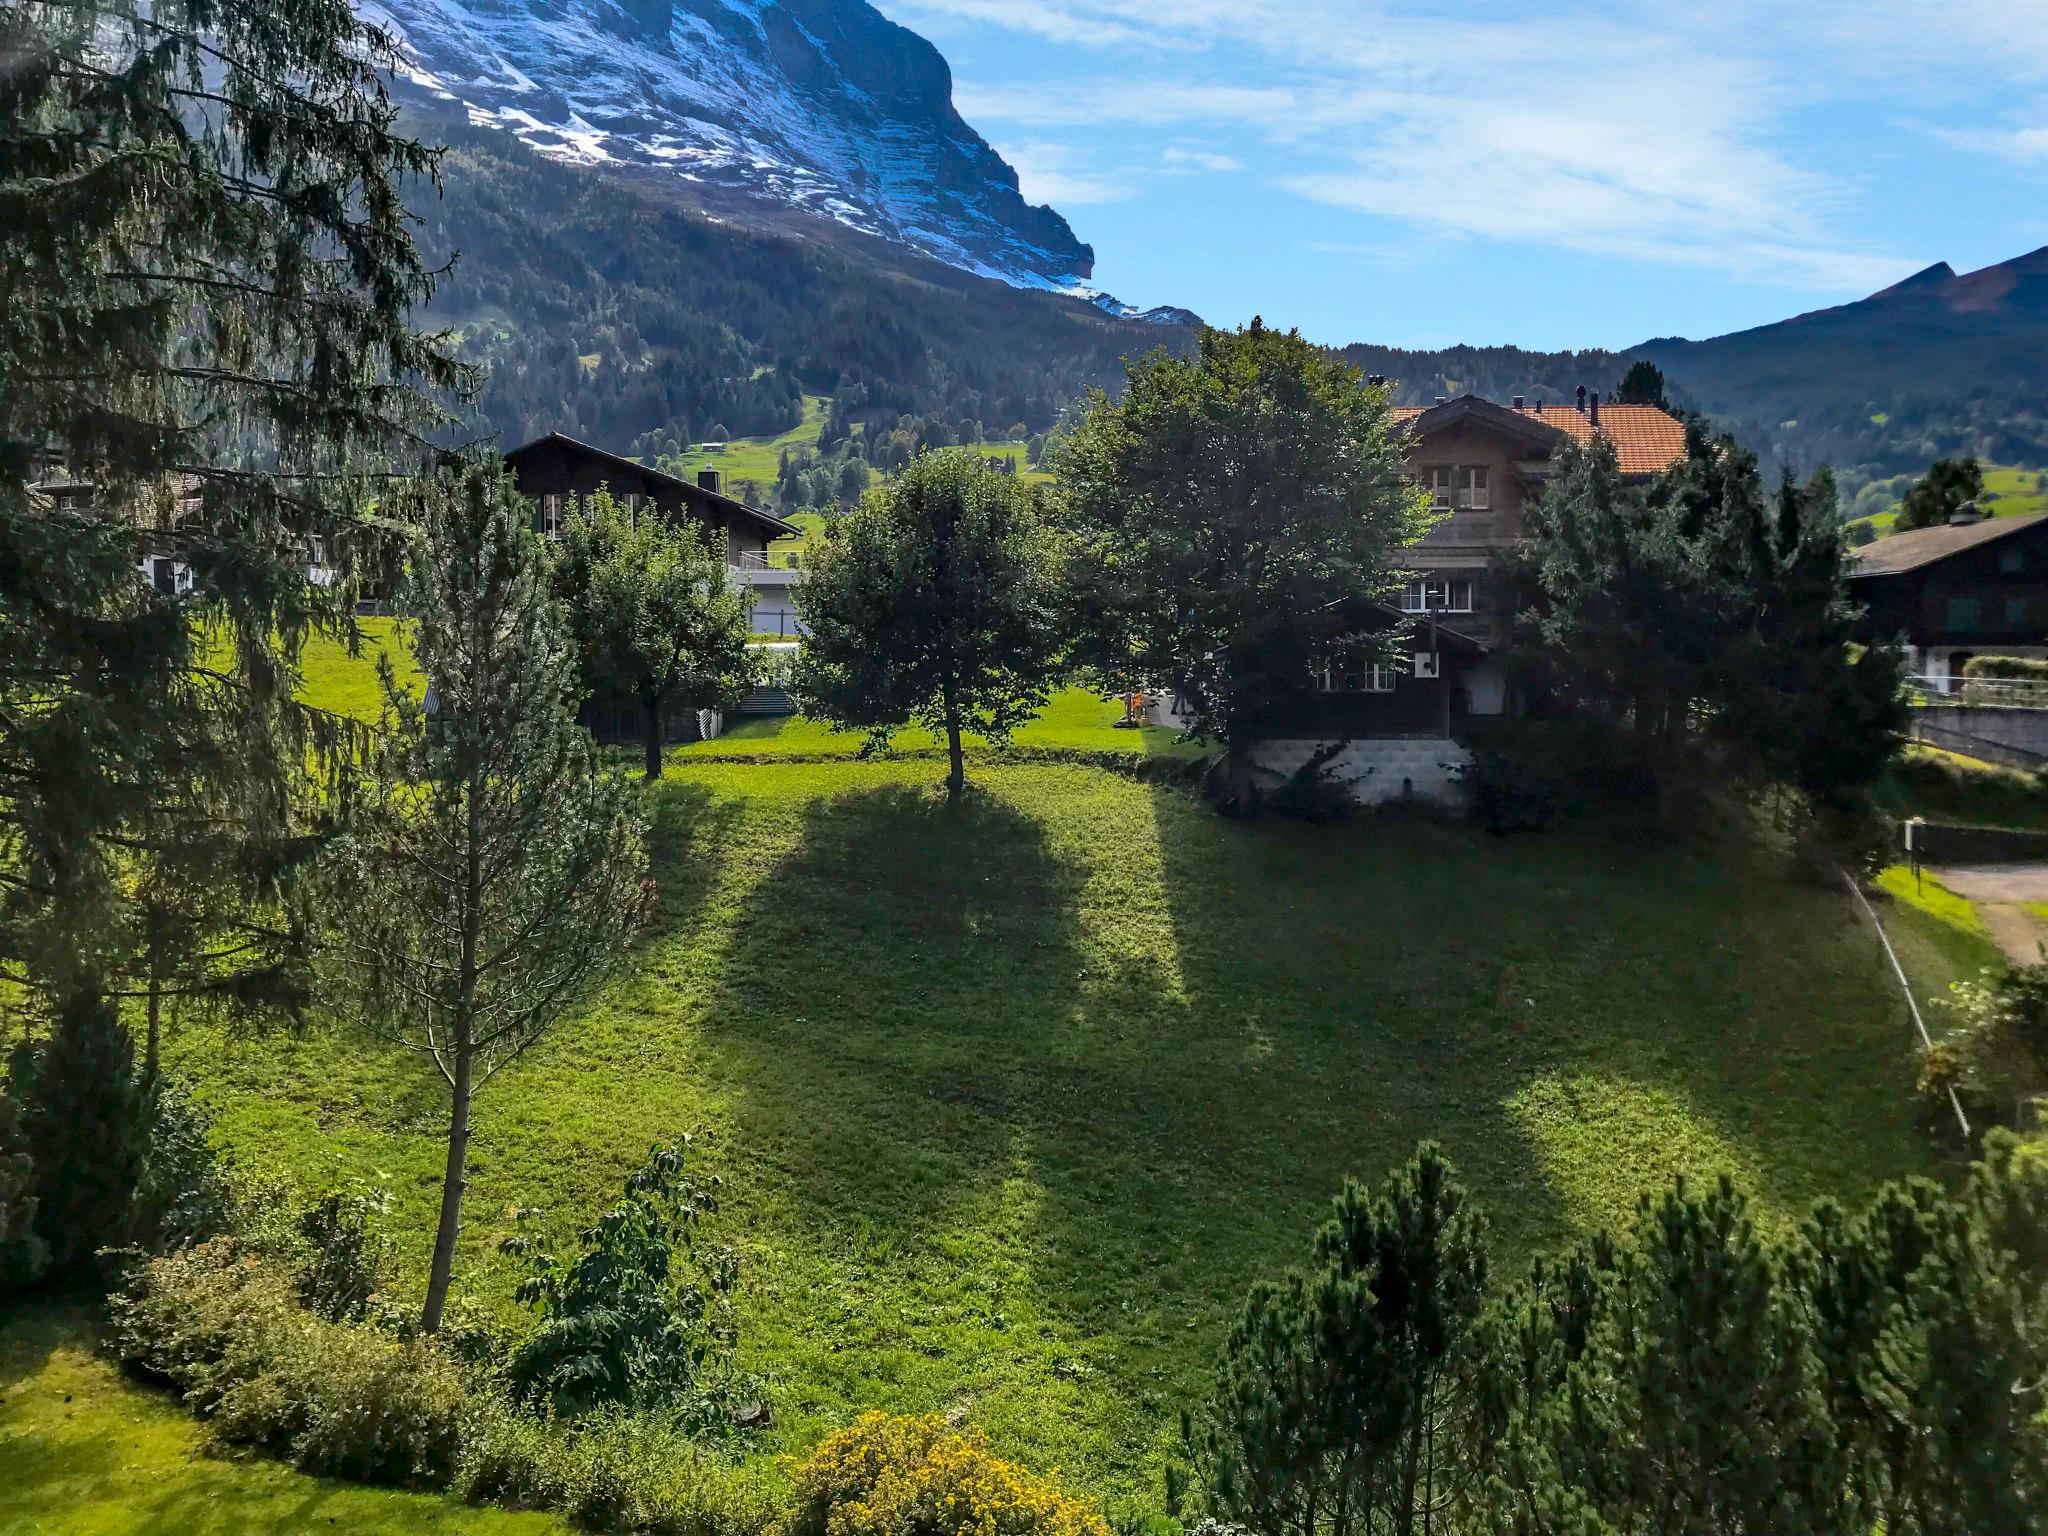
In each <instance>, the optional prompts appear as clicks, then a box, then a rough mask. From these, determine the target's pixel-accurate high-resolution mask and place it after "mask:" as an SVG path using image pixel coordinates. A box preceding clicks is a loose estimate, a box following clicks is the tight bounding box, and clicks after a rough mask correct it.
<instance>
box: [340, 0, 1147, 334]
mask: <svg viewBox="0 0 2048 1536" xmlns="http://www.w3.org/2000/svg"><path fill="white" fill-rule="evenodd" d="M357 10H358V12H359V13H360V14H361V15H362V16H363V17H364V18H365V19H366V20H369V21H372V22H375V23H377V24H378V25H381V26H383V27H386V28H387V29H389V30H390V31H391V32H393V33H395V34H396V35H397V36H398V37H399V38H400V39H401V40H402V43H403V45H404V49H405V52H406V55H407V59H408V67H407V70H406V78H407V82H408V83H409V85H410V86H411V87H412V90H413V92H414V93H415V94H416V95H417V96H419V97H423V98H425V99H426V100H428V101H430V102H433V103H436V104H438V105H439V106H440V108H441V109H442V110H443V111H450V112H455V113H459V114H461V115H462V116H464V117H466V118H467V120H468V121H469V122H470V123H472V124H474V125H477V126H480V127H486V126H487V127H494V128H499V129H503V130H505V131H507V132H509V133H512V134H514V135H516V136H517V137H519V138H521V139H523V140H524V141H525V142H527V143H528V144H530V145H532V146H533V147H534V148H536V149H538V150H540V151H541V152H542V153H543V154H546V155H548V156H549V157H550V158H553V159H557V160H563V161H569V162H573V163H580V164H585V165H593V166H607V167H611V168H613V169H626V170H639V171H643V172H647V173H650V174H653V173H658V174H660V175H661V176H663V177H665V178H668V179H670V180H671V181H672V182H673V183H675V184H676V185H677V187H678V188H688V189H691V190H693V191H695V192H697V193H699V194H701V196H702V199H703V200H705V201H707V202H709V203H710V204H711V206H712V208H713V211H716V206H717V200H718V199H720V198H727V199H731V198H738V199H743V200H749V201H752V202H754V203H757V204H761V205H765V206H769V207H774V208H779V209H782V210H786V211H788V212H790V213H794V214H798V215H803V216H808V217H809V218H811V219H814V220H816V221H820V222H821V223H823V224H828V225H829V224H836V225H839V226H843V227H844V228H846V229H850V230H854V231H858V232H859V233H861V234H863V235H867V236H872V237H874V238H876V239H880V240H883V241H887V242H890V243H893V244H896V245H900V246H903V247H907V248H909V249H910V250H912V251H915V252H918V253H919V254H922V255H925V256H929V257H933V258H936V259H937V260H940V261H943V262H946V263H947V264H949V265H952V266H956V267H959V268H962V269H963V270H966V271H969V272H975V273H978V274H981V275H984V276H988V277H994V278H999V279H1001V280H1003V281H1005V282H1009V283H1012V284H1016V285H1018V286H1023V287H1038V288H1048V289H1055V290H1060V291H1066V292H1073V293H1076V294H1077V296H1079V297H1084V298H1089V299H1091V300H1097V301H1100V302H1103V304H1104V307H1105V308H1110V309H1111V311H1112V312H1113V313H1117V314H1119V315H1126V316H1127V315H1130V314H1131V313H1132V312H1131V311H1128V310H1126V309H1125V307H1124V306H1121V305H1118V304H1116V303H1115V301H1114V300H1103V299H1102V296H1100V295H1098V294H1096V293H1095V292H1094V291H1093V290H1090V289H1088V288H1086V286H1085V284H1086V280H1087V279H1088V278H1089V276H1090V275H1091V274H1092V273H1093V271H1094V267H1095V253H1094V251H1093V250H1092V249H1090V248H1089V247H1088V246H1087V245H1086V244H1084V243H1083V242H1082V241H1081V240H1079V239H1078V238H1077V237H1076V236H1075V234H1074V231H1073V229H1072V228H1071V227H1070V226H1069V225H1068V223H1067V221H1066V220H1065V219H1064V218H1062V217H1061V216H1060V215H1059V214H1058V213H1057V212H1055V211H1054V210H1053V209H1051V208H1047V207H1035V206H1032V205H1031V204H1029V203H1027V202H1026V201H1025V200H1024V197H1023V195H1022V193H1021V192H1020V190H1019V185H1018V180H1017V173H1016V171H1015V170H1014V169H1012V168H1011V166H1010V165H1009V164H1007V163H1006V162H1005V161H1004V160H1003V158H1002V157H1001V156H1000V155H998V154H997V153H996V152H995V150H993V149H992V148H990V146H989V144H988V143H987V141H986V140H984V139H983V138H982V137H981V135H980V134H978V133H976V132H975V131H974V130H973V129H972V128H971V127H969V126H968V125H967V123H966V122H965V121H963V120H962V119H961V117H960V115H959V113H958V112H957V111H956V110H955V109H954V106H953V99H952V92H953V79H952V72H951V70H950V68H949V67H948V66H947V64H946V61H945V59H944V58H943V57H941V56H940V54H939V52H938V50H937V49H936V48H934V47H932V45H931V44H930V43H928V42H926V41H925V40H924V39H923V38H921V37H919V36H918V35H917V34H916V33H914V32H911V31H909V30H908V29H906V28H904V27H901V26H898V25H897V24H896V23H894V22H892V21H890V20H888V19H887V18H886V17H884V16H883V15H882V14H881V13H880V12H878V11H876V10H875V9H874V7H873V6H871V5H869V4H867V3H866V0H360V3H359V4H358V5H357Z"/></svg>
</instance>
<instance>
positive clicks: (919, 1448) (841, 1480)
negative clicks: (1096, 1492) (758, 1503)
mask: <svg viewBox="0 0 2048 1536" xmlns="http://www.w3.org/2000/svg"><path fill="white" fill-rule="evenodd" d="M789 1531H790V1536H1027V1533H1028V1536H1109V1524H1108V1522H1107V1521H1105V1520H1104V1519H1103V1518H1102V1516H1101V1515H1100V1514H1099V1513H1097V1512H1096V1510H1095V1509H1094V1507H1093V1506H1091V1505H1089V1504H1087V1503H1084V1502H1083V1501H1082V1500H1080V1499H1077V1498H1074V1497H1073V1496H1071V1495H1069V1494H1067V1493H1064V1492H1062V1491H1061V1490H1060V1489H1059V1488H1058V1487H1057V1486H1056V1485H1055V1484H1053V1483H1052V1482H1050V1481H1048V1480H1047V1479H1045V1478H1041V1477H1038V1476H1035V1475H1034V1474H1032V1473H1030V1472H1027V1471H1025V1470H1024V1469H1023V1468H1021V1467H1018V1466H1016V1465H1014V1464H1012V1463H1010V1462H1007V1461H1004V1460H1002V1459H1000V1458H999V1457H997V1456H996V1455H995V1454H994V1453H993V1452H991V1451H990V1450H989V1447H988V1442H987V1441H986V1440H984V1439H983V1438H982V1437H981V1436H980V1435H979V1434H978V1433H975V1432H973V1431H968V1432H965V1433H960V1432H955V1431H954V1430H951V1429H949V1428H947V1426H946V1423H945V1421H944V1420H943V1419H940V1418H938V1417H936V1416H932V1417H927V1418H892V1417H890V1416H889V1415H887V1414H881V1413H870V1414H864V1415H863V1416H862V1417H861V1418H859V1419H857V1420H856V1421H855V1422H854V1423H853V1425H852V1427H851V1428H848V1429H843V1430H841V1431H840V1432H839V1433H838V1434H836V1435H832V1436H830V1437H829V1438H828V1439H826V1441H825V1442H824V1443H823V1444H822V1445H820V1446H819V1447H818V1448H817V1450H815V1451H814V1452H812V1453H811V1457H810V1459H809V1460H808V1461H806V1462H805V1463H804V1464H803V1465H802V1467H800V1468H799V1469H798V1470H797V1474H796V1506H795V1509H794V1510H793V1511H792V1513H791V1515H790V1522H789Z"/></svg>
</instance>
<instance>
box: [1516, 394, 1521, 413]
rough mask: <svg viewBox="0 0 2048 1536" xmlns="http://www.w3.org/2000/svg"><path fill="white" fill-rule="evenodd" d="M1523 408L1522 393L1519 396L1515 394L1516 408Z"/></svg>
mask: <svg viewBox="0 0 2048 1536" xmlns="http://www.w3.org/2000/svg"><path fill="white" fill-rule="evenodd" d="M1521 408H1522V397H1521V396H1520V395H1517V396H1515V409H1516V410H1518V411H1519V410H1520V409H1521Z"/></svg>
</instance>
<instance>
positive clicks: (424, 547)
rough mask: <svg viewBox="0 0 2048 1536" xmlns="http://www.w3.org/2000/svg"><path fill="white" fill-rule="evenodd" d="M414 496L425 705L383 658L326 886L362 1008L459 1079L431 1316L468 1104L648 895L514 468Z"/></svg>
mask: <svg viewBox="0 0 2048 1536" xmlns="http://www.w3.org/2000/svg"><path fill="white" fill-rule="evenodd" d="M408 499H410V500H412V501H414V502H415V503H416V504H417V505H416V506H415V507H414V508H413V509H412V510H413V513H414V515H415V516H416V518H417V520H418V521H419V522H421V523H422V524H423V525H424V526H425V528H426V530H427V536H426V539H425V541H424V542H423V543H422V544H421V546H420V547H419V548H418V549H417V550H416V552H415V555H414V559H413V562H412V568H411V571H410V573H409V574H408V576H407V578H406V580H405V584H404V586H403V588H402V589H401V594H400V598H399V603H398V607H399V611H400V613H401V614H402V615H403V616H404V618H405V620H406V621H408V625H409V633H410V637H411V639H412V642H413V648H414V651H415V653H416V654H417V656H418V659H419V666H420V671H421V672H422V674H423V675H424V676H425V678H426V686H427V696H426V698H425V699H418V698H414V697H413V696H412V694H411V693H410V692H409V691H408V690H407V689H406V688H405V687H403V686H402V685H401V684H400V683H399V681H398V679H397V677H396V674H395V673H394V672H393V670H392V667H391V663H390V659H389V657H383V658H380V661H379V674H380V677H381V681H382V684H383V691H384V706H385V707H384V741H383V744H382V748H381V751H380V754H379V758H378V763H377V770H378V771H377V775H376V778H375V781H374V785H373V787H372V789H371V790H370V792H369V793H368V794H367V796H366V799H365V801H364V803H363V804H362V806H361V807H360V809H359V812H358V818H357V824H356V825H355V827H354V828H353V830H352V832H351V835H350V836H349V837H348V838H347V839H346V840H345V841H344V842H343V843H342V845H341V849H340V853H339V856H338V858H337V861H336V864H335V867H334V869H333V871H332V878H333V880H334V881H335V882H336V885H337V888H338V889H339V890H340V891H341V892H343V893H345V895H346V899H343V900H338V901H337V902H336V903H335V907H336V913H337V917H338V926H339V930H340V935H341V941H340V946H339V956H340V960H341V962H342V965H343V966H344V968H345V975H346V979H347V980H348V981H349V982H350V983H351V984H352V987H353V989H354V991H355V993H356V996H357V997H358V999H359V1001H360V1005H361V1007H362V1009H363V1012H364V1013H365V1015H366V1016H367V1017H368V1018H369V1019H371V1020H372V1021H373V1022H376V1023H378V1024H380V1025H381V1026H383V1027H384V1028H386V1029H387V1030H388V1031H389V1032H390V1033H391V1034H392V1035H393V1036H394V1037H395V1038H396V1039H398V1040H399V1041H400V1042H401V1043H402V1044H404V1045H406V1046H408V1047H410V1048H412V1049H414V1050H417V1051H420V1052H422V1053H423V1054H425V1055H426V1056H428V1057H429V1058H430V1059H431V1060H432V1061H433V1063H434V1066H435V1067H436V1069H437V1070H438V1071H439V1072H440V1073H441V1076H442V1077H443V1079H444V1080H445V1081H446V1082H447V1084H448V1091H449V1121H448V1149H447V1151H448V1156H447V1166H446V1169H445V1171H444V1173H443V1177H442V1184H441V1217H440V1225H439V1228H438V1230H437V1232H436V1235H435V1239H434V1254H433V1262H432V1266H431V1269H430V1272H429V1276H428V1281H427V1297H426V1304H425V1308H424V1311H423V1313H422V1317H421V1328H422V1330H423V1331H424V1332H427V1333H433V1332H434V1331H436V1330H437V1329H438V1328H439V1326H440V1322H441V1313H442V1308H443V1306H444V1304H445V1303H446V1300H447V1296H448V1285H449V1280H450V1277H451V1275H452V1273H453V1267H454V1260H455V1241H456V1236H457V1233H458V1231H459V1229H460V1226H461V1221H462V1196H463V1189H464V1186H465V1183H466V1177H467V1175H466V1168H467V1159H468V1150H469V1136H470V1104H471V1100H472V1098H473V1096H474V1094H475V1093H476V1091H477V1090H478V1089H479V1088H481V1087H482V1086H483V1085H484V1084H485V1083H486V1082H488V1081H489V1080H490V1078H491V1077H492V1075H493V1074H495V1073H496V1072H498V1071H500V1070H501V1069H502V1068H504V1067H505V1066H507V1065H508V1064H510V1063H511V1062H512V1061H514V1060H515V1059H517V1058H518V1057H519V1056H520V1055H521V1054H522V1053H523V1052H525V1051H526V1050H527V1049H528V1048H529V1047H530V1046H532V1045H533V1044H534V1043H535V1042H536V1041H537V1040H539V1039H540V1038H541V1036H542V1035H543V1034H545V1033H546V1031H547V1030H548V1029H549V1027H550V1026H552V1025H553V1024H554V1022H555V1021H556V1020H557V1019H558V1018H559V1017H560V1016H561V1014H562V1012H563V1010H564V1009H566V1008H567V1007H568V1006H569V1005H570V1004H571V1003H572V1002H574V1001H575V999H576V998H577V996H578V995H579V994H580V993H581V992H582V991H583V990H584V988H585V987H587V986H588V985H589V983H590V982H591V981H592V980H593V979H594V978H595V977H597V976H599V975H600V974H602V973H603V972H604V971H605V970H606V969H607V968H608V967H610V966H611V965H613V964H614V963H616V961H617V960H618V958H619V956H620V954H621V953H622V951H623V949H624V947H625V944H626V941H627V939H628V937H629V936H630V935H631V934H632V932H633V930H634V929H635V927H636V926H637V925H638V923H639V922H640V921H641V919H642V917H643V916H644V914H645V911H646V908H647V903H648V900H649V888H648V886H647V882H646V869H647V863H646V850H645V846H644V837H643V831H642V827H641V822H640V816H639V811H638V808H637V805H636V804H635V802H634V799H633V796H632V792H631V790H630V789H629V788H628V787H627V786H626V785H625V784H624V783H622V782H621V781H620V780H618V779H616V778H614V777H612V776H610V775H608V774H606V773H604V772H602V771H601V770H600V769H599V768H598V766H597V764H596V762H595V760H594V756H593V751H592V747H591V743H590V738H589V735H588V733H587V732H585V731H584V730H582V728H581V727H579V726H578V725H577V723H576V711H577V705H578V702H579V700H580V697H581V693H580V687H579V683H578V678H577V670H576V658H575V655H574V650H573V647H572V645H571V643H570V640H569V636H568V633H567V627H566V625H565V624H564V622H563V621H562V618H561V616H560V613H559V611H558V609H557V608H556V606H555V604H554V602H553V600H552V599H551V598H550V596H549V593H548V584H547V565H546V558H545V556H544V555H543V554H542V552H541V549H540V545H539V541H538V539H537V538H536V537H535V536H534V534H533V533H532V531H531V528H530V526H529V517H530V512H529V509H528V506H527V504H526V503H525V502H524V501H522V500H521V499H520V497H519V495H518V493H517V492H516V491H515V490H514V489H513V486H512V482H511V479H510V477H509V476H508V475H507V474H506V473H505V471H504V468H503V466H502V465H501V464H497V463H488V464H480V465H476V466H472V467H470V468H468V469H466V470H463V471H460V472H457V471H449V472H447V473H445V474H444V475H443V476H442V477H441V478H439V479H436V480H434V481H430V482H428V483H427V484H426V485H425V486H424V487H423V488H422V489H421V490H419V491H418V492H416V493H409V496H408Z"/></svg>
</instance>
